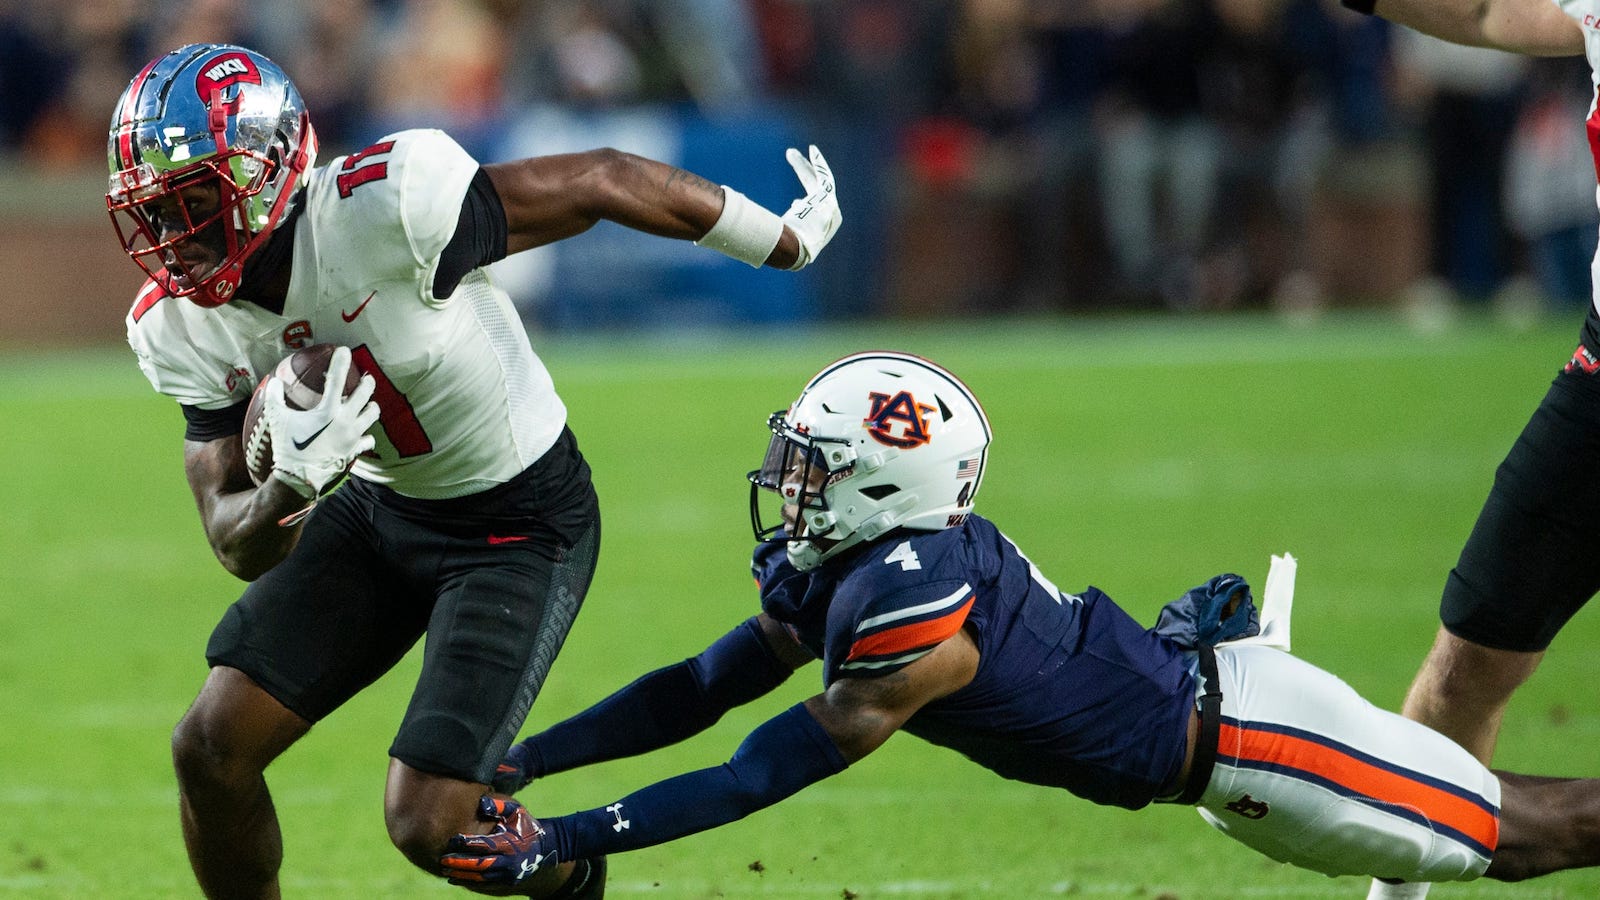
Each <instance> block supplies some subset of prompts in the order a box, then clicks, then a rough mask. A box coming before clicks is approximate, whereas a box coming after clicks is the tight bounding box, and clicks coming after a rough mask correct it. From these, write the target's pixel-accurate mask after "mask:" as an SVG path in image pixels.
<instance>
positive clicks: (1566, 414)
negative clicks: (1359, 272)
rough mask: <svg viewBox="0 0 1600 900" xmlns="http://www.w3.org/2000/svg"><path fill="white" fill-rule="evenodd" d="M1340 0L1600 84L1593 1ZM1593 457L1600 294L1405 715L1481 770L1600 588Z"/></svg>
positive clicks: (1488, 523)
mask: <svg viewBox="0 0 1600 900" xmlns="http://www.w3.org/2000/svg"><path fill="white" fill-rule="evenodd" d="M1342 2H1343V3H1344V5H1345V6H1347V7H1349V8H1351V9H1353V10H1355V11H1357V12H1361V13H1366V14H1369V15H1370V14H1373V13H1376V14H1377V15H1380V16H1382V17H1384V18H1386V19H1389V20H1390V21H1393V22H1397V23H1399V24H1402V25H1407V26H1409V27H1411V28H1415V29H1416V30H1418V31H1420V32H1422V33H1424V34H1429V35H1432V36H1434V37H1437V38H1441V39H1443V40H1447V41H1451V42H1453V43H1457V44H1467V45H1470V46H1475V47H1492V48H1495V49H1498V50H1507V51H1511V52H1514V53H1526V54H1529V55H1534V56H1576V55H1578V54H1580V53H1584V54H1587V56H1588V58H1589V64H1590V67H1591V68H1592V69H1594V71H1595V75H1594V80H1595V83H1596V84H1600V32H1597V31H1596V24H1597V22H1600V2H1595V0H1342ZM1597 126H1600V119H1597V118H1596V113H1595V109H1594V106H1593V105H1592V104H1591V106H1590V114H1589V120H1588V133H1589V143H1590V148H1591V151H1593V152H1595V154H1596V156H1595V158H1596V164H1597V166H1600V143H1597V140H1600V131H1597V130H1596V129H1597ZM1572 127H1574V128H1580V127H1583V125H1582V123H1579V122H1573V123H1572ZM1597 199H1600V194H1597ZM1595 265H1597V266H1600V257H1597V258H1596V262H1595ZM1591 271H1594V269H1593V267H1591ZM1595 287H1596V288H1600V284H1596V285H1595ZM1597 446H1600V290H1597V291H1596V293H1595V294H1594V297H1593V301H1592V302H1591V303H1590V306H1589V312H1588V316H1587V318H1586V319H1585V321H1584V324H1583V328H1582V330H1581V331H1580V333H1579V337H1578V346H1577V349H1576V350H1574V351H1573V354H1572V357H1571V359H1570V360H1569V361H1566V365H1565V367H1564V368H1563V369H1562V371H1561V372H1560V373H1559V374H1557V375H1556V377H1555V380H1554V381H1553V382H1552V383H1551V385H1550V389H1549V391H1548V392H1547V393H1546V394H1545V396H1544V399H1543V400H1542V401H1541V402H1540V404H1539V407H1538V409H1536V410H1535V411H1534V413H1533V416H1532V418H1530V419H1529V421H1528V424H1527V425H1526V426H1525V427H1524V428H1523V430H1522V434H1521V435H1519V436H1518V438H1517V440H1516V442H1515V443H1514V444H1513V445H1512V447H1511V450H1510V451H1509V452H1508V453H1507V454H1506V458H1505V461H1504V462H1502V463H1501V464H1500V467H1499V469H1498V470H1497V471H1496V473H1495V480H1494V486H1493V487H1492V488H1491V489H1490V492H1489V496H1488V498H1487V499H1486V500H1485V501H1484V505H1483V509H1482V511H1481V512H1480V513H1479V514H1478V521H1477V523H1476V524H1475V525H1474V526H1473V528H1472V533H1471V535H1470V536H1469V537H1468V538H1467V543H1466V545H1465V546H1464V547H1463V548H1462V550H1461V557H1460V559H1459V560H1458V561H1457V563H1456V566H1455V568H1454V569H1452V570H1451V572H1450V575H1449V578H1448V579H1447V580H1446V582H1445V587H1444V593H1443V596H1442V597H1441V600H1440V604H1439V618H1440V623H1441V624H1440V627H1439V631H1438V633H1437V635H1436V636H1435V637H1434V643H1433V647H1432V648H1431V649H1430V650H1429V651H1428V656H1427V658H1426V659H1425V660H1423V663H1422V668H1421V669H1420V670H1419V671H1418V672H1417V676H1416V678H1415V679H1414V680H1413V681H1412V684H1411V689H1410V690H1409V691H1408V692H1407V694H1406V700H1405V706H1404V709H1403V712H1404V713H1405V714H1406V716H1408V717H1409V718H1412V719H1416V720H1417V721H1419V722H1422V723H1424V724H1426V725H1429V726H1431V727H1432V728H1433V729H1434V730H1436V731H1440V732H1443V733H1444V734H1446V735H1448V736H1449V737H1450V738H1452V739H1454V740H1455V741H1456V742H1457V743H1459V744H1461V745H1462V746H1463V747H1466V748H1467V749H1468V750H1469V751H1471V752H1472V754H1473V755H1474V756H1476V757H1478V759H1480V760H1481V761H1483V762H1484V763H1486V764H1487V763H1488V762H1489V759H1490V757H1491V756H1493V755H1494V745H1495V741H1496V739H1497V738H1498V737H1499V734H1500V722H1501V719H1502V717H1503V716H1504V714H1505V709H1506V704H1507V703H1508V702H1510V700H1511V694H1512V692H1514V691H1515V690H1516V689H1517V687H1518V686H1520V685H1521V684H1522V683H1523V682H1524V681H1526V680H1527V679H1528V677H1529V676H1530V675H1532V674H1533V672H1534V669H1536V668H1537V667H1538V665H1539V661H1540V659H1542V658H1543V656H1544V651H1545V649H1546V648H1547V647H1549V645H1550V641H1551V640H1552V639H1553V638H1554V637H1555V635H1556V633H1557V632H1558V631H1560V630H1561V627H1562V626H1563V625H1565V624H1566V622H1567V620H1568V619H1570V618H1571V617H1572V616H1573V614H1575V613H1576V612H1577V611H1578V610H1579V609H1580V608H1581V607H1582V606H1583V605H1584V604H1585V603H1587V602H1588V601H1589V599H1590V598H1591V597H1593V596H1594V594H1595V592H1596V591H1597V590H1600V554H1597V553H1596V552H1595V547H1596V545H1597V544H1600V521H1597V520H1596V518H1595V516H1594V509H1595V508H1596V506H1597V505H1600V480H1597V479H1595V478H1594V476H1593V471H1592V469H1593V459H1594V452H1595V448H1596V447H1597ZM1427 893H1428V886H1427V885H1426V884H1384V883H1382V882H1374V883H1373V885H1372V889H1371V891H1370V893H1369V895H1368V896H1369V900H1402V898H1404V900H1417V898H1421V897H1424V896H1426V895H1427Z"/></svg>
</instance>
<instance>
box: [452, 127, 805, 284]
mask: <svg viewBox="0 0 1600 900" xmlns="http://www.w3.org/2000/svg"><path fill="white" fill-rule="evenodd" d="M483 170H484V172H485V173H487V174H488V176H489V179H490V180H491V181H492V182H493V183H494V187H495V190H496V192H498V193H499V195H500V202H501V204H502V205H503V206H504V207H505V212H506V225H507V232H508V234H507V239H506V252H507V253H516V252H519V251H522V250H527V249H529V248H532V247H538V246H542V245H544V244H549V243H552V242H555V241H559V240H562V239H564V238H569V237H572V236H573V235H576V234H581V233H583V232H584V231H587V230H588V229H589V228H591V227H593V226H594V224H595V223H596V222H599V221H600V220H602V219H605V220H608V221H612V222H616V223H618V224H619V225H625V226H627V227H628V228H632V229H634V230H636V231H643V232H645V233H647V234H653V235H657V236H660V237H667V238H676V239H679V240H685V241H697V240H699V239H700V238H702V237H704V236H705V235H706V233H707V232H709V231H710V230H711V228H712V226H714V225H715V224H716V223H717V220H718V218H719V217H720V216H721V215H722V211H723V202H724V195H723V189H722V187H721V186H719V185H716V184H713V183H712V182H710V181H707V180H706V179H704V178H701V177H700V176H698V175H695V174H693V173H690V172H686V171H684V170H682V169H679V168H677V167H675V166H671V165H668V164H666V163H662V162H657V161H655V160H650V159H645V158H644V157H641V156H636V155H634V154H631V153H624V152H622V151H619V150H610V149H603V150H589V151H585V152H583V153H564V154H555V155H551V156H538V157H532V158H529V159H522V160H517V161H514V162H504V163H490V164H487V165H485V166H484V167H483ZM799 250H800V245H799V242H798V240H797V239H796V237H795V236H794V234H793V233H792V232H790V231H789V229H788V228H784V229H783V231H782V233H781V235H780V236H779V238H778V242H777V246H776V247H775V248H774V249H773V250H772V253H771V256H770V257H769V258H768V259H767V263H768V264H769V265H772V266H775V267H778V268H787V267H788V266H790V265H791V264H793V263H794V261H795V260H796V259H797V258H798V254H799Z"/></svg>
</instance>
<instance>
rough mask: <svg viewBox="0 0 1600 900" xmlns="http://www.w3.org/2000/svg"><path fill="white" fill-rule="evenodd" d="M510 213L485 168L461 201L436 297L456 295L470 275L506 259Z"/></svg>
mask: <svg viewBox="0 0 1600 900" xmlns="http://www.w3.org/2000/svg"><path fill="white" fill-rule="evenodd" d="M507 230H508V229H507V227H506V210H505V207H504V206H502V205H501V203H500V195H499V193H497V192H496V191H495V189H494V183H493V182H491V181H490V180H489V176H488V175H486V174H484V171H483V169H482V168H479V169H478V171H477V172H475V173H473V175H472V183H471V184H470V185H468V186H467V196H466V198H465V199H464V200H462V201H461V218H460V219H458V220H457V221H456V233H455V234H454V235H453V236H452V237H451V238H450V243H448V244H446V245H445V248H444V251H443V252H442V253H440V254H439V268H438V270H437V271H436V272H435V273H434V276H433V296H434V298H435V299H438V300H443V299H444V298H446V297H448V296H450V295H451V294H453V293H455V290H456V286H457V285H459V284H460V283H461V279H463V278H465V277H467V273H468V272H471V271H472V270H473V269H476V268H478V267H479V266H486V265H488V264H489V263H492V262H494V261H495V260H500V259H505V258H506V232H507Z"/></svg>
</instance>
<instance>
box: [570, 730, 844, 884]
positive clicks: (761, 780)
mask: <svg viewBox="0 0 1600 900" xmlns="http://www.w3.org/2000/svg"><path fill="white" fill-rule="evenodd" d="M845 767H846V763H845V760H844V756H843V755H842V754H841V753H840V752H839V748H838V747H837V746H835V745H834V743H833V739H832V738H830V737H829V736H828V733H827V732H826V731H824V730H823V728H822V724H821V723H819V722H818V721H817V720H816V718H815V717H813V716H812V715H811V713H810V711H809V710H807V709H806V707H805V704H804V703H797V704H795V705H794V706H791V707H790V708H789V709H788V710H786V711H784V712H783V713H782V714H781V715H779V716H778V717H776V718H774V719H770V720H768V721H767V722H766V723H764V724H762V725H761V726H760V727H759V728H757V729H756V730H755V731H752V732H750V735H749V736H748V737H746V738H745V739H744V743H742V744H740V745H739V749H738V751H737V752H735V753H734V754H733V758H732V759H730V760H728V761H727V762H726V763H724V764H722V765H720V766H716V767H713V768H710V769H701V770H700V771H698V772H690V773H688V774H685V775H679V776H677V777H676V778H669V779H667V780H666V781H659V782H656V783H655V784H653V785H651V786H649V787H647V788H644V789H643V790H640V791H635V792H634V793H632V794H629V795H628V796H626V797H623V798H622V799H621V800H618V801H617V802H616V803H613V804H610V805H608V806H604V807H601V808H599V809H591V810H588V811H586V812H580V813H573V814H572V815H570V816H561V817H559V818H555V819H540V820H539V821H540V824H542V825H543V826H544V827H545V829H546V831H547V833H548V834H549V835H550V838H551V841H552V844H551V846H552V848H553V849H554V850H555V854H556V858H557V859H584V858H593V857H595V856H599V855H600V854H604V853H621V852H623V851H626V850H637V849H639V848H640V847H651V846H654V845H656V844H662V843H666V842H667V841H671V840H674V839H676V838H680V837H683V836H685V835H689V834H694V833H696V832H700V831H705V830H706V829H708V828H715V827H717V826H718V825H725V824H727V823H729V822H733V821H737V820H738V819H742V818H744V817H745V816H748V815H749V814H751V813H753V812H755V811H756V810H758V809H763V808H765V807H768V806H771V805H772V804H774V803H777V802H778V801H779V800H782V799H784V798H785V797H789V796H792V795H793V794H796V793H798V792H799V791H800V790H801V789H802V788H804V787H806V786H807V785H810V784H813V783H815V782H818V781H821V780H822V779H824V778H827V777H828V776H830V775H835V774H837V773H839V772H842V771H844V769H845Z"/></svg>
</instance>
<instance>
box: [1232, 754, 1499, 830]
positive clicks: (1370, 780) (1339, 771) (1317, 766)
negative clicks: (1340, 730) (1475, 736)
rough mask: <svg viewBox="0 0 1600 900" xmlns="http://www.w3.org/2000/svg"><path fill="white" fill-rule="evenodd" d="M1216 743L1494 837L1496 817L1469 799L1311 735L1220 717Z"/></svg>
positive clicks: (1245, 757) (1450, 825)
mask: <svg viewBox="0 0 1600 900" xmlns="http://www.w3.org/2000/svg"><path fill="white" fill-rule="evenodd" d="M1217 743H1218V747H1219V749H1220V750H1221V751H1222V752H1229V751H1231V752H1232V753H1234V754H1237V756H1238V758H1239V759H1241V760H1245V761H1250V762H1258V763H1268V764H1272V765H1278V766H1283V767H1285V768H1288V769H1295V770H1299V771H1302V772H1307V773H1310V774H1311V775H1315V776H1317V777H1319V778H1324V779H1326V780H1328V781H1331V782H1333V783H1334V784H1337V785H1339V786H1340V787H1343V788H1345V789H1346V790H1349V791H1352V792H1354V793H1357V794H1360V795H1362V796H1365V797H1371V798H1372V799H1374V800H1378V801H1381V802H1383V803H1389V804H1393V805H1395V806H1404V807H1409V808H1411V809H1415V810H1419V811H1421V812H1422V813H1423V815H1425V816H1427V817H1428V818H1429V819H1430V820H1431V821H1434V822H1438V823H1439V824H1440V825H1443V826H1445V827H1447V828H1453V829H1455V830H1456V831H1459V832H1461V833H1462V834H1464V835H1466V836H1467V837H1469V838H1471V839H1472V840H1474V841H1477V842H1478V843H1480V844H1482V845H1483V846H1485V847H1487V848H1489V849H1490V850H1491V851H1492V850H1494V848H1495V846H1496V844H1497V843H1498V842H1499V840H1500V821H1499V819H1498V818H1496V817H1495V815H1494V814H1493V813H1491V812H1489V811H1488V810H1486V809H1484V808H1483V807H1481V806H1478V805H1477V804H1475V803H1473V802H1472V801H1470V800H1467V799H1465V798H1463V797H1459V796H1457V795H1455V794H1452V793H1450V792H1449V791H1445V790H1441V789H1439V788H1436V787H1434V786H1432V785H1429V784H1424V783H1422V782H1420V781H1417V780H1416V779H1413V778H1408V777H1406V776H1405V775H1401V774H1400V773H1398V772H1391V771H1389V770H1387V769H1383V768H1380V767H1378V766H1375V765H1373V764H1371V763H1368V762H1364V761H1362V760H1359V759H1356V758H1355V757H1353V756H1351V755H1350V754H1348V753H1345V752H1343V751H1340V750H1336V749H1334V748H1332V747H1328V746H1325V745H1323V744H1319V743H1316V742H1315V741H1311V740H1307V739H1305V738H1301V737H1295V736H1293V735H1287V734H1278V733H1275V732H1270V731H1257V730H1254V729H1250V728H1240V727H1238V726H1235V725H1230V724H1228V723H1226V722H1224V723H1223V724H1222V727H1221V731H1220V735H1219V739H1218V742H1217Z"/></svg>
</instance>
